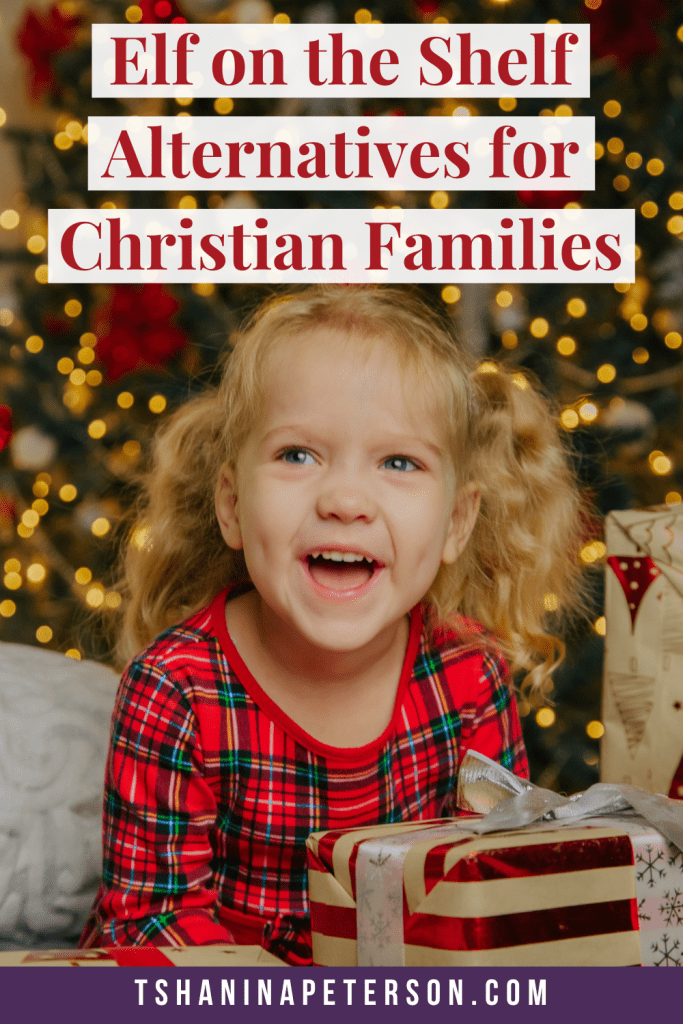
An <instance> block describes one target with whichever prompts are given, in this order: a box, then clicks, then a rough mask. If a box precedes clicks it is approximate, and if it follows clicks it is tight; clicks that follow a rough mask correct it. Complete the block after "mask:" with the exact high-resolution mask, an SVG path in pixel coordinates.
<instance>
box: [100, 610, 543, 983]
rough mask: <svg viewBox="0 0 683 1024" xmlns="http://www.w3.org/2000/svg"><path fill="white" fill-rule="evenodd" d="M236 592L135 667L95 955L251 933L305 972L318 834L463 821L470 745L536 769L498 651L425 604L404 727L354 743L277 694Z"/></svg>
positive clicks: (119, 729) (409, 666)
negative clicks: (309, 724) (327, 740)
mask: <svg viewBox="0 0 683 1024" xmlns="http://www.w3.org/2000/svg"><path fill="white" fill-rule="evenodd" d="M232 593H233V594H234V593H237V591H233V592H232ZM227 597H228V591H223V592H222V593H220V594H219V595H218V596H217V597H216V598H215V600H214V601H213V603H212V604H211V605H210V606H209V607H208V608H205V609H203V610H202V611H200V612H197V613H196V614H195V615H193V616H192V617H191V618H190V619H188V620H187V621H186V622H184V623H182V624H181V625H179V626H174V627H173V628H172V629H169V630H167V631H166V632H165V633H162V634H161V636H159V637H158V638H157V639H156V640H155V641H153V643H152V644H151V645H150V646H149V647H147V648H146V650H144V651H143V652H142V653H141V654H140V655H138V657H136V658H135V659H134V660H133V661H132V663H131V664H130V665H129V667H128V668H127V670H126V672H125V673H124V676H123V679H122V681H121V686H120V688H119V692H118V696H117V701H116V706H115V708H114V715H113V721H112V733H111V744H110V750H109V758H108V763H107V770H106V780H105V802H104V830H103V843H104V862H103V881H102V885H101V887H100V891H99V893H98V896H97V900H96V902H95V906H94V908H93V912H92V914H91V917H90V920H89V922H88V924H87V926H86V929H85V931H84V933H83V936H82V938H81V945H82V946H100V945H133V944H135V945H138V944H145V943H151V944H153V945H160V946H163V945H199V944H206V943H224V944H225V943H231V942H234V941H237V942H244V943H262V944H264V945H265V946H266V948H269V949H271V951H272V952H274V953H275V955H277V956H280V957H282V958H283V959H287V960H288V961H289V962H290V963H305V962H307V959H308V958H309V957H310V931H309V919H308V896H307V887H306V850H305V843H306V838H307V837H308V835H309V833H311V832H314V831H316V830H318V829H339V828H344V827H348V826H353V825H366V824H376V823H388V822H398V821H415V820H420V819H428V818H438V817H441V816H445V815H451V814H454V813H455V807H454V787H455V784H456V780H457V772H458V764H459V763H460V760H461V758H462V757H463V755H464V753H465V751H466V750H467V749H468V748H470V747H472V748H474V749H476V750H478V751H479V752H481V753H483V754H486V755H488V757H491V758H493V759H494V760H496V761H499V762H500V763H501V764H503V765H505V767H506V768H510V769H511V770H512V771H514V772H516V773H517V774H518V775H522V776H524V777H527V775H528V767H527V760H526V753H525V750H524V745H523V742H522V738H521V730H520V725H519V718H518V715H517V709H516V705H515V700H514V697H513V696H512V693H511V690H510V685H509V681H508V678H507V672H506V667H505V664H504V662H503V661H502V660H501V658H500V657H499V656H498V655H496V654H495V653H494V652H492V651H491V650H490V649H488V648H487V647H486V646H485V645H484V644H483V643H479V641H477V640H475V641H474V643H473V642H472V639H471V637H470V639H469V640H468V641H467V642H463V640H462V639H461V638H459V637H458V635H457V634H456V633H455V632H454V631H452V630H451V629H448V628H439V629H438V630H437V631H436V633H435V635H434V636H433V637H432V639H431V640H430V639H428V634H427V632H426V630H425V629H424V626H423V615H422V610H421V608H420V607H416V608H414V609H413V611H412V613H411V621H410V633H409V641H408V646H407V650H406V657H405V661H404V665H403V671H402V674H401V680H400V683H399V687H398V692H397V696H396V705H395V710H394V715H393V718H392V721H391V723H390V725H389V726H388V727H387V729H386V730H385V731H384V732H383V733H382V735H381V736H379V737H378V738H377V739H376V740H374V741H373V742H372V743H368V744H366V745H365V746H363V747H356V748H352V749H347V748H340V749H338V748H335V747H331V746H327V745H326V744H324V743H320V742H318V741H317V740H315V739H314V738H313V737H312V736H309V735H308V733H306V732H304V731H303V729H301V728H300V727H299V726H297V725H296V723H295V722H293V721H292V720H291V719H290V718H288V717H287V716H286V715H285V714H283V712H282V711H281V710H280V709H279V708H278V707H277V706H276V705H275V704H274V703H273V701H272V700H270V699H269V698H268V697H267V696H266V694H265V693H264V692H263V690H262V689H261V688H260V687H259V685H258V683H257V682H256V680H255V679H254V678H253V677H252V675H251V674H250V672H249V671H248V669H247V668H246V666H245V665H244V662H243V661H242V659H241V658H240V656H239V654H238V653H237V650H236V649H235V647H234V645H233V643H232V641H231V639H230V637H229V635H228V630H227V626H226V622H225V601H226V598H227ZM308 962H310V961H308Z"/></svg>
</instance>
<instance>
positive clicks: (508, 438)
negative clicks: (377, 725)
mask: <svg viewBox="0 0 683 1024" xmlns="http://www.w3.org/2000/svg"><path fill="white" fill-rule="evenodd" d="M317 328H330V329H333V330H334V331H335V332H337V333H339V332H342V333H346V334H348V335H350V336H355V337H359V338H362V339H363V340H369V341H370V342H371V341H372V340H373V339H381V340H383V341H391V342H393V343H394V344H395V346H396V351H397V354H398V356H399V358H400V360H401V364H402V366H404V368H405V369H406V371H410V372H411V373H413V374H415V375H417V377H418V382H419V384H420V385H421V386H425V387H428V388H429V389H430V399H433V400H434V401H435V402H438V404H439V408H440V411H441V415H442V417H443V423H444V426H445V429H446V433H447V440H448V445H449V450H450V452H451V454H452V460H453V465H454V467H455V470H456V476H457V481H458V484H459V486H462V485H464V484H465V483H469V482H473V483H475V484H476V487H477V489H478V491H479V493H480V495H481V510H480V513H479V517H478V519H477V522H476V525H475V527H474V531H473V533H472V536H471V537H470V539H469V541H468V544H467V546H466V548H465V550H464V551H463V553H462V554H461V555H460V557H459V558H458V560H457V561H456V562H455V564H453V565H442V566H441V567H440V569H439V572H438V574H437V577H436V579H435V580H434V582H433V584H432V586H431V588H430V590H429V593H428V594H427V595H426V597H425V601H426V603H427V605H428V606H429V609H430V621H431V623H432V625H434V624H437V623H440V622H444V623H445V622H454V621H455V620H457V621H458V622H459V623H460V627H461V628H463V625H462V624H463V620H474V621H475V622H476V623H480V624H481V625H482V626H483V627H484V629H485V631H487V632H488V633H490V634H492V635H493V637H494V638H495V641H496V643H497V644H498V645H499V647H500V648H501V649H502V651H503V653H504V654H505V656H506V657H507V659H508V661H509V663H510V667H511V670H512V671H513V672H522V673H523V674H524V678H523V682H522V688H523V690H524V691H525V692H526V693H527V694H528V695H529V698H530V700H532V702H537V701H538V700H539V699H541V697H542V696H543V694H544V693H546V692H547V691H548V689H549V688H550V686H551V683H550V674H551V672H552V671H553V669H554V668H555V667H556V666H557V664H559V661H560V660H561V658H562V655H563V650H564V648H563V644H562V641H561V640H560V639H559V637H558V636H557V635H556V633H558V632H559V629H558V626H559V624H560V622H561V621H562V616H563V613H567V612H569V613H571V612H575V611H576V610H577V609H580V608H581V606H582V586H581V568H580V561H579V559H578V557H577V552H578V547H579V537H580V503H581V499H580V495H579V491H578V487H577V484H576V481H575V479H574V476H573V473H572V471H571V469H570V466H569V462H568V458H567V454H566V452H565V450H564V446H563V443H562V440H561V438H560V436H559V433H558V429H557V426H556V423H557V416H556V415H555V414H553V412H552V410H551V408H550V406H549V404H548V402H547V401H546V400H545V399H544V398H543V397H542V396H541V395H540V394H539V393H538V391H537V390H536V389H535V387H534V386H533V385H532V383H531V382H530V381H529V380H528V379H527V378H526V377H524V376H522V375H521V374H520V373H512V372H510V371H509V370H507V369H506V368H505V367H504V366H502V365H496V364H493V363H491V362H489V361H487V363H486V365H485V366H484V367H483V369H484V370H485V371H486V372H481V371H482V367H480V366H478V365H477V364H476V363H475V361H474V360H473V359H472V357H471V356H470V355H469V354H468V353H467V352H466V351H465V349H464V348H463V347H462V346H461V345H460V344H459V343H458V341H457V340H456V339H455V337H454V336H453V334H452V333H451V331H450V329H449V326H448V325H447V323H446V322H445V321H444V320H442V319H441V318H440V317H439V316H438V315H437V314H436V313H435V312H434V311H433V310H432V309H431V308H430V307H429V306H428V305H426V303H425V302H424V301H423V300H422V299H421V298H420V297H419V296H418V295H417V294H416V293H415V292H414V291H413V289H411V288H404V287H372V288H367V287H349V286H320V287H318V286H316V287H312V288H306V289H304V290H301V291H297V292H293V293H290V294H287V295H284V296H279V297H276V298H275V299H272V300H270V301H268V302H266V303H264V305H263V306H262V307H260V308H259V310H257V312H256V313H255V315H254V316H253V317H252V318H251V321H250V323H249V324H248V326H247V328H246V329H245V330H244V331H243V332H242V333H241V334H240V335H239V337H238V338H237V339H236V340H235V342H234V345H233V346H232V348H231V349H230V351H229V352H228V354H227V356H226V359H225V362H224V366H223V374H222V379H221V382H220V384H219V385H218V387H216V388H214V389H211V390H209V391H207V392H206V393H205V394H203V395H201V396H200V397H198V398H195V399H193V400H191V401H189V402H187V403H186V404H185V405H183V406H181V407H180V408H179V409H178V410H177V412H176V413H175V414H174V415H172V416H171V417H170V418H169V419H168V420H167V421H166V423H165V424H164V425H163V426H162V427H161V428H160V429H159V431H158V432H157V435H156V438H155V442H154V446H153V453H152V462H151V468H150V469H149V471H148V472H147V474H146V475H145V476H144V478H143V479H142V481H141V493H140V499H139V501H138V504H137V506H136V509H135V511H134V514H133V522H132V525H131V533H130V534H129V535H128V538H127V542H126V543H124V544H123V546H122V570H123V571H122V577H123V578H122V581H121V584H120V586H121V589H122V592H123V596H124V601H123V603H122V606H121V607H122V616H121V621H120V630H119V639H118V645H117V654H118V657H119V659H120V660H121V662H125V661H127V660H128V659H129V658H130V657H131V656H132V655H133V654H135V653H136V652H137V651H138V650H140V649H141V648H142V647H144V646H145V645H146V644H147V643H148V642H149V641H150V640H151V639H153V637H154V636H156V635H157V633H159V632H160V631H161V630H163V629H165V628H166V627H168V626H170V625H173V624H174V623H177V622H179V621H181V620H182V619H184V618H186V617H187V616H188V615H190V614H192V613H193V612H194V611H196V610H198V609H199V608H201V607H202V606H203V605H205V604H206V603H208V602H209V601H210V600H211V598H212V597H213V596H214V595H215V594H216V593H217V592H218V591H219V590H220V589H221V588H222V587H224V586H225V585H226V584H227V583H229V582H239V581H247V580H248V579H249V576H248V572H247V568H246V565H245V563H244V559H243V556H242V554H241V552H238V551H233V550H231V549H230V548H228V547H227V545H226V544H225V542H224V541H223V538H222V536H221V533H220V530H219V527H218V522H217V519H216V513H215V507H214V503H215V489H216V485H217V481H218V478H219V473H220V470H221V467H222V466H223V465H224V464H227V465H229V466H231V467H232V468H235V466H236V463H237V458H238V455H239V452H240V450H241V448H242V445H243V444H244V442H245V439H246V438H247V436H248V434H249V432H250V430H251V429H252V426H253V424H254V421H255V418H256V417H257V416H258V414H259V411H260V408H261V402H262V400H263V391H264V366H265V365H266V360H267V358H268V355H269V352H270V351H271V350H272V349H273V348H274V347H275V346H277V345H280V344H282V342H283V341H285V340H286V339H288V338H293V337H296V336H298V335H301V334H302V333H303V332H308V331H311V330H314V329H317ZM135 531H138V532H137V533H136V532H135ZM131 536H132V537H134V538H137V541H138V542H137V543H130V539H131ZM140 537H144V538H145V540H144V543H141V542H140V540H139V538H140ZM549 595H552V596H551V597H549ZM551 625H553V627H554V628H551ZM464 628H465V632H466V627H464Z"/></svg>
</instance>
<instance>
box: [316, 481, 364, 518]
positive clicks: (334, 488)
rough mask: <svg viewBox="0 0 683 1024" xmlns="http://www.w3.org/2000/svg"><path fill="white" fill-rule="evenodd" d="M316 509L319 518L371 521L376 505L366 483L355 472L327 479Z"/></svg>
mask: <svg viewBox="0 0 683 1024" xmlns="http://www.w3.org/2000/svg"><path fill="white" fill-rule="evenodd" d="M317 511H318V515H319V516H320V517H321V519H338V520H339V522H341V523H352V522H355V520H357V519H361V520H366V521H367V522H372V520H373V519H374V518H375V516H376V515H377V505H376V502H375V500H374V498H373V497H372V494H371V493H370V490H369V488H368V487H367V485H366V484H365V483H364V482H363V481H362V480H361V479H360V477H359V476H358V475H357V474H353V473H350V474H344V475H336V476H335V478H334V479H328V480H327V483H326V486H324V487H323V488H322V489H321V491H320V494H319V496H318V501H317Z"/></svg>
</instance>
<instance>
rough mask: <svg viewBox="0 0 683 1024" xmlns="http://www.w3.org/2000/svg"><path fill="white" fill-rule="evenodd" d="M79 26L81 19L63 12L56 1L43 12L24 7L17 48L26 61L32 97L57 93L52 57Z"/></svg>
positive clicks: (66, 45)
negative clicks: (28, 66) (24, 11)
mask: <svg viewBox="0 0 683 1024" xmlns="http://www.w3.org/2000/svg"><path fill="white" fill-rule="evenodd" d="M79 25H80V18H78V17H77V16H75V15H71V14H63V13H62V11H61V10H60V8H59V7H58V6H57V5H56V4H53V6H52V7H50V9H49V10H48V11H46V12H45V13H44V14H43V13H37V12H36V11H34V10H32V9H31V8H28V9H27V10H26V13H25V14H24V17H23V18H22V21H21V24H20V25H19V29H18V31H17V37H16V39H17V47H18V49H19V50H20V52H21V53H23V54H24V56H25V57H26V58H27V59H28V61H29V65H30V70H29V92H30V94H31V96H32V98H33V99H40V98H41V97H42V96H43V95H44V94H45V93H48V92H52V93H58V92H59V85H58V83H57V79H56V77H55V74H54V71H53V67H52V57H53V55H54V54H55V53H58V52H59V51H60V50H64V49H66V48H67V47H68V46H71V44H72V43H73V42H74V40H75V39H76V32H77V30H78V26H79Z"/></svg>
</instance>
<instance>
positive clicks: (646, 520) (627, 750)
mask: <svg viewBox="0 0 683 1024" xmlns="http://www.w3.org/2000/svg"><path fill="white" fill-rule="evenodd" d="M605 540H606V544H607V568H606V577H605V617H606V620H607V636H606V644H605V677H604V689H603V712H602V714H603V723H604V726H605V734H604V736H603V739H602V748H601V759H600V760H601V778H602V780H603V781H604V782H614V783H631V784H633V785H635V786H640V787H641V788H642V789H647V790H650V792H653V793H668V795H669V796H671V797H674V798H677V799H680V798H681V797H683V508H682V507H681V506H678V510H677V508H676V507H674V508H669V507H666V508H665V509H646V510H644V511H639V512H636V511H627V512H612V513H610V515H609V516H608V517H607V520H606V524H605Z"/></svg>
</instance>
